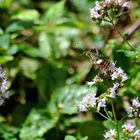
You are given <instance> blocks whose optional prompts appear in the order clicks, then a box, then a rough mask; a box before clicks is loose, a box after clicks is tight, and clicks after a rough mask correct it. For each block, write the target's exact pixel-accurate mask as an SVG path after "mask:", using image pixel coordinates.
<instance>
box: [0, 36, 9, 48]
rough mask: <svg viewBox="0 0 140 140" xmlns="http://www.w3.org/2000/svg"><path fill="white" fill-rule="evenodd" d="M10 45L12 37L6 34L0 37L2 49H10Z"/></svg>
mask: <svg viewBox="0 0 140 140" xmlns="http://www.w3.org/2000/svg"><path fill="white" fill-rule="evenodd" d="M9 44H10V35H9V34H4V35H1V36H0V49H8V47H9Z"/></svg>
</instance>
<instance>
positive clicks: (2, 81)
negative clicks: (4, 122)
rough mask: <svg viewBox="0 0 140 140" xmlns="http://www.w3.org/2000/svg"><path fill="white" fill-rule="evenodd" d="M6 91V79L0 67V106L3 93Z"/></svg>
mask: <svg viewBox="0 0 140 140" xmlns="http://www.w3.org/2000/svg"><path fill="white" fill-rule="evenodd" d="M6 90H7V77H6V74H5V72H4V71H3V70H2V67H1V66H0V105H2V104H3V103H4V96H3V92H4V91H6Z"/></svg>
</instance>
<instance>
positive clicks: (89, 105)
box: [79, 59, 128, 112]
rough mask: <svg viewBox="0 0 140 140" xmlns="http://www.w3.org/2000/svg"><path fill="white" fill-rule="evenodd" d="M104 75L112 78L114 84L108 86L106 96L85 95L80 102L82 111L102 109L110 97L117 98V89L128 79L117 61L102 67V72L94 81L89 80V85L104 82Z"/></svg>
mask: <svg viewBox="0 0 140 140" xmlns="http://www.w3.org/2000/svg"><path fill="white" fill-rule="evenodd" d="M99 60H100V59H99ZM99 60H98V61H99ZM97 66H98V65H97ZM99 68H100V67H99ZM102 77H103V78H108V79H109V80H110V84H111V85H113V86H112V87H109V88H108V90H107V94H104V96H99V97H95V96H96V94H88V95H87V96H85V97H84V98H83V100H82V101H81V102H80V105H79V110H80V111H82V112H84V111H88V110H90V109H93V108H94V109H96V110H97V111H100V109H101V108H102V107H105V106H106V102H107V100H108V97H109V98H116V91H117V90H118V88H119V87H121V86H122V85H123V82H124V81H125V80H127V79H128V78H127V76H126V74H125V73H124V71H123V70H122V69H121V68H120V67H119V68H117V67H115V63H111V62H110V63H109V66H108V67H107V68H106V69H100V73H98V75H96V76H95V77H94V79H93V80H92V81H90V82H87V85H88V86H90V87H91V86H93V85H95V84H96V83H98V82H102V81H103V78H102Z"/></svg>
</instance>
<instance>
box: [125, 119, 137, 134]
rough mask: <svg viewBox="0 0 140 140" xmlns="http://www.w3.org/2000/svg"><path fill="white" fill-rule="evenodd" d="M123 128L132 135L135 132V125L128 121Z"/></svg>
mask: <svg viewBox="0 0 140 140" xmlns="http://www.w3.org/2000/svg"><path fill="white" fill-rule="evenodd" d="M122 128H123V129H124V132H125V133H131V132H132V131H133V130H134V128H135V125H134V124H133V123H132V122H130V121H127V122H125V123H124V125H123V126H122Z"/></svg>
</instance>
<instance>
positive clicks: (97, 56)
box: [83, 49, 110, 70]
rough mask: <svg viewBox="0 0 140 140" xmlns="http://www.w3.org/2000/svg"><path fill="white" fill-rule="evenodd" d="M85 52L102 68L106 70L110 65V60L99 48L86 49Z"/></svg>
mask: <svg viewBox="0 0 140 140" xmlns="http://www.w3.org/2000/svg"><path fill="white" fill-rule="evenodd" d="M83 54H84V55H85V56H87V57H88V58H89V59H91V60H92V61H93V63H94V64H95V65H96V66H97V67H99V68H100V69H102V70H106V69H107V68H108V67H109V65H110V61H109V60H108V59H106V58H104V57H103V56H102V55H101V53H100V52H99V51H98V50H97V49H94V50H88V51H84V52H83Z"/></svg>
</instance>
